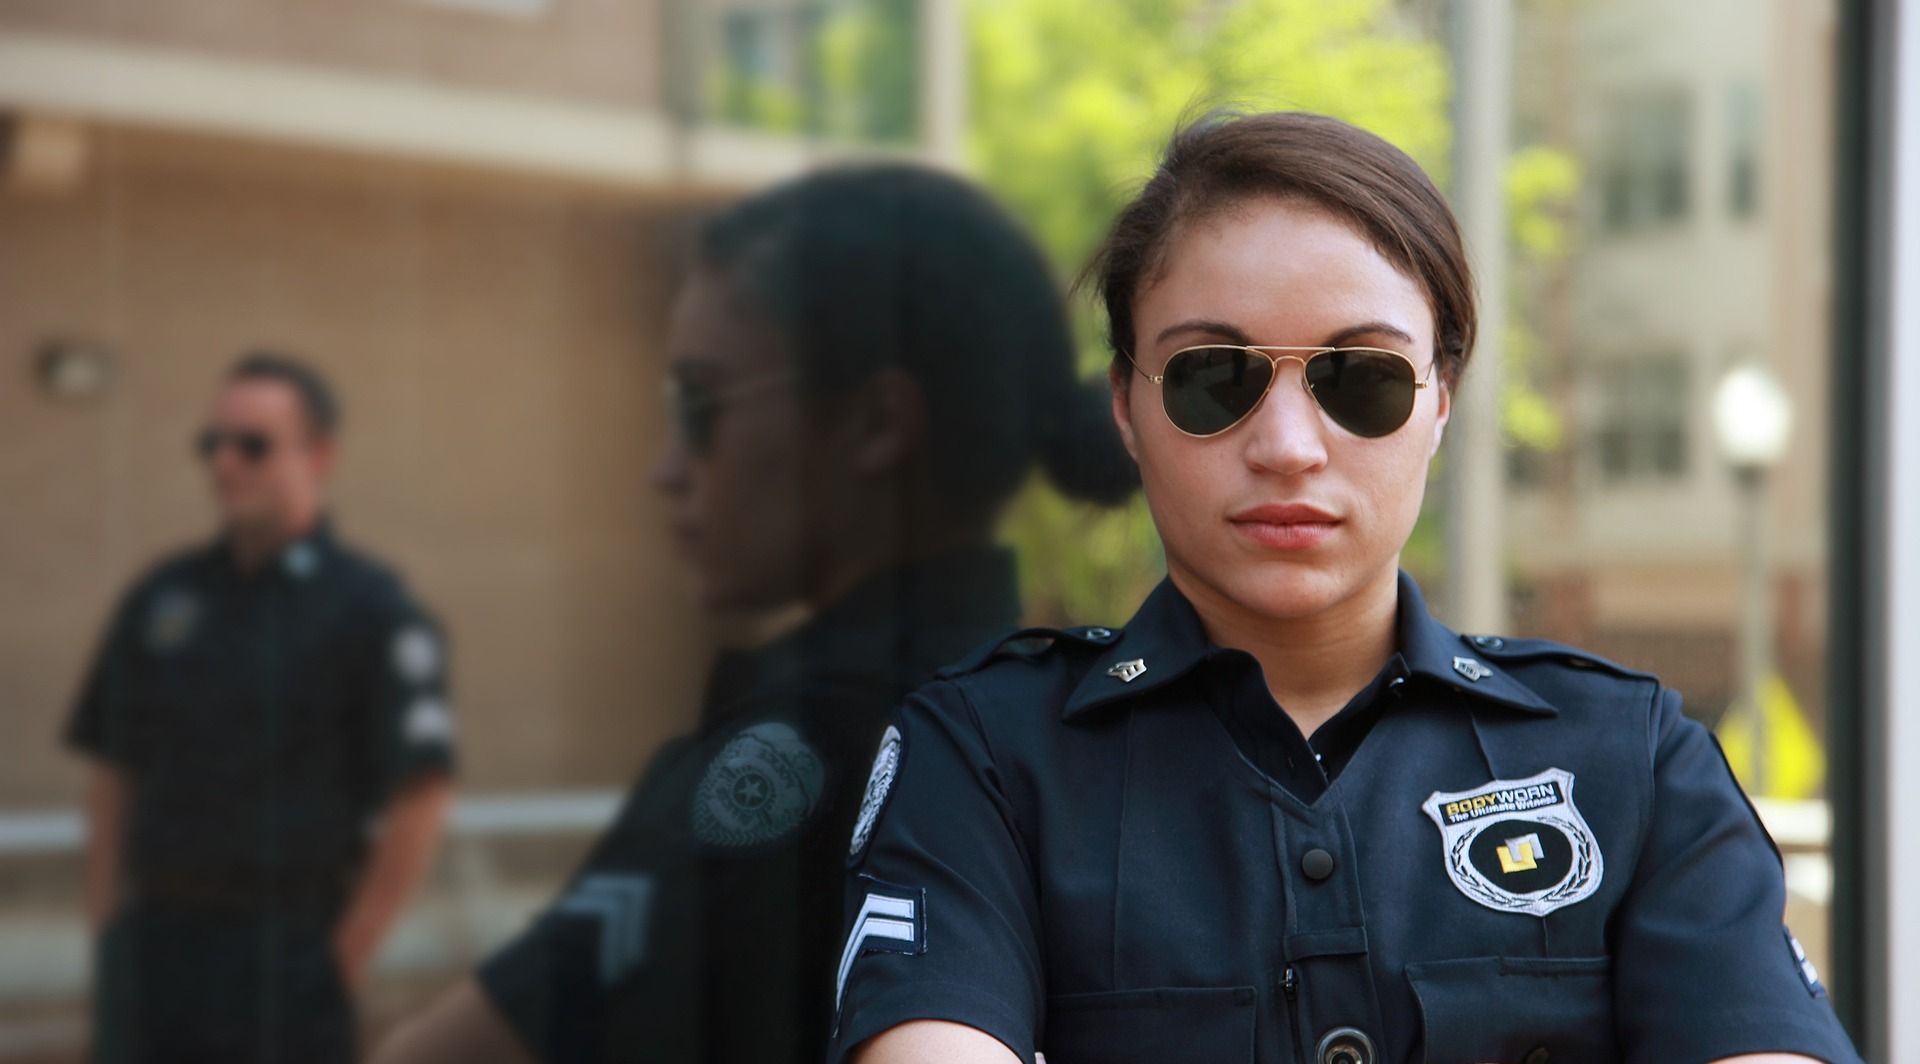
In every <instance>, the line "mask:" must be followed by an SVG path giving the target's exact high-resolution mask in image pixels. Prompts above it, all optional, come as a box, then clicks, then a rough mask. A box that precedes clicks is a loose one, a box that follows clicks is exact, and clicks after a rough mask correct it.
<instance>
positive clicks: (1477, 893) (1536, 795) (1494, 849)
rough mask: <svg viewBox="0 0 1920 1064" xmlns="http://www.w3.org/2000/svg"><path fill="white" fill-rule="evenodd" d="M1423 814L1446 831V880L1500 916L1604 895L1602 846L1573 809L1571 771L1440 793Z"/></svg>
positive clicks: (1443, 843) (1541, 913) (1553, 770)
mask: <svg viewBox="0 0 1920 1064" xmlns="http://www.w3.org/2000/svg"><path fill="white" fill-rule="evenodd" d="M1422 808H1423V809H1424V810H1425V811H1426V814H1427V816H1429V817H1431V818H1432V819H1433V822H1434V824H1435V825H1437V826H1438V827H1439V828H1440V840H1441V849H1442V852H1443V854H1444V855H1445V865H1446V870H1447V876H1448V877H1449V878H1450V879H1452V880H1453V885H1454V886H1456V887H1458V888H1459V889H1460V893H1462V894H1465V895H1466V896H1467V897H1468V898H1471V899H1472V900H1474V901H1476V902H1478V903H1480V904H1481V905H1484V906H1486V907H1487V908H1489V909H1494V910H1497V911H1499V912H1509V913H1529V914H1531V915H1534V916H1545V915H1547V914H1548V913H1550V912H1552V911H1554V910H1555V909H1559V908H1563V907H1565V906H1568V905H1572V904H1573V903H1575V902H1578V901H1582V900H1585V899H1586V898H1588V897H1590V896H1592V894H1593V892H1594V891H1596V890H1598V889H1600V879H1601V876H1602V875H1603V874H1604V872H1605V862H1604V861H1603V860H1602V858H1601V853H1600V843H1599V841H1598V840H1597V839H1595V838H1594V835H1593V829H1592V828H1590V827H1588V826H1587V821H1586V818H1585V817H1582V816H1581V815H1580V810H1579V809H1577V808H1575V807H1574V804H1573V773H1571V772H1567V771H1565V770H1564V769H1557V768H1550V769H1548V770H1546V771H1545V772H1542V773H1540V774H1538V775H1535V776H1529V777H1527V778H1526V779H1522V780H1493V781H1491V782H1489V783H1487V784H1485V785H1484V786H1480V787H1475V788H1473V789H1472V790H1466V791H1453V792H1449V793H1441V792H1438V791H1436V792H1434V793H1433V795H1432V796H1430V797H1429V798H1428V799H1427V801H1426V803H1425V805H1423V806H1422Z"/></svg>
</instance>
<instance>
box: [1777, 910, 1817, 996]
mask: <svg viewBox="0 0 1920 1064" xmlns="http://www.w3.org/2000/svg"><path fill="white" fill-rule="evenodd" d="M1780 933H1781V934H1783V935H1785V936H1787V949H1789V950H1791V951H1792V953H1793V966H1794V969H1795V970H1796V971H1798V972H1799V973H1800V981H1801V982H1803V983H1805V984H1807V993H1809V994H1812V995H1813V996H1814V997H1826V996H1827V988H1826V987H1824V986H1822V985H1820V972H1819V970H1818V969H1816V968H1815V967H1814V966H1813V961H1811V960H1809V959H1808V958H1807V950H1806V947H1805V946H1802V945H1801V944H1800V940H1799V939H1797V938H1795V937H1793V932H1792V931H1789V930H1787V929H1786V928H1784V927H1783V928H1781V929H1780Z"/></svg>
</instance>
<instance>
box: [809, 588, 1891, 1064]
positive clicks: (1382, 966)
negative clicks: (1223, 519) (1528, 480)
mask: <svg viewBox="0 0 1920 1064" xmlns="http://www.w3.org/2000/svg"><path fill="white" fill-rule="evenodd" d="M1399 596H1400V610H1399V622H1398V627H1397V639H1398V651H1399V652H1398V654H1397V656H1396V657H1395V659H1394V660H1392V661H1390V662H1389V663H1388V666H1387V668H1385V669H1383V670H1382V672H1381V674H1380V676H1379V677H1377V678H1376V680H1375V681H1374V684H1373V685H1370V688H1369V691H1366V692H1362V694H1361V696H1359V697H1357V698H1356V699H1355V700H1354V702H1353V703H1352V704H1350V705H1349V706H1348V707H1347V709H1346V710H1343V711H1342V713H1341V715H1340V716H1339V717H1337V718H1336V719H1335V720H1334V721H1331V722H1329V723H1328V725H1326V726H1324V727H1323V728H1321V729H1320V731H1318V732H1316V734H1315V736H1314V742H1313V743H1307V742H1306V741H1305V740H1302V739H1301V738H1300V736H1299V732H1298V730H1297V729H1295V728H1293V727H1292V724H1291V722H1290V721H1289V720H1288V719H1287V718H1286V717H1285V715H1284V714H1283V713H1282V712H1281V710H1280V709H1279V708H1278V707H1277V706H1275V705H1274V704H1273V701H1272V698H1271V696H1270V695H1269V694H1268V692H1267V689H1266V686H1265V684H1264V681H1263V680H1262V678H1261V675H1260V670H1259V668H1258V665H1257V663H1256V662H1255V661H1254V659H1253V658H1252V657H1251V656H1250V655H1248V654H1246V653H1245V652H1243V651H1240V650H1234V649H1225V648H1220V647H1216V646H1213V645H1210V643H1209V642H1208V640H1207V638H1206V635H1205V633H1204V630H1203V629H1202V627H1201V625H1200V622H1199V619H1198V617H1197V615H1196V614H1195V613H1194V611H1193V609H1192V607H1191V605H1190V604H1189V603H1188V602H1187V601H1186V600H1185V598H1184V597H1183V596H1181V594H1180V593H1179V592H1178V590H1177V589H1175V588H1174V586H1173V585H1172V583H1171V581H1165V582H1163V583H1162V584H1161V585H1160V587H1159V588H1158V589H1157V590H1155V591H1154V593H1153V594H1152V595H1151V596H1150V597H1149V598H1148V600H1147V601H1146V602H1145V603H1144V604H1143V605H1142V607H1141V609H1140V611H1139V613H1138V614H1137V615H1136V616H1135V618H1134V619H1133V621H1132V622H1131V623H1130V625H1129V626H1128V627H1127V628H1126V629H1125V630H1124V631H1109V630H1107V629H1103V628H1078V629H1068V630H1046V631H1041V632H1037V633H1028V634H1030V635H1032V634H1037V635H1041V636H1044V637H1046V638H1045V639H1043V640H1041V645H1039V646H1035V645H1033V644H1032V642H1031V641H1020V640H1015V641H1013V642H1009V643H1004V644H999V645H989V646H988V647H986V648H984V649H983V650H982V651H980V652H979V653H977V654H975V655H974V656H973V657H972V658H970V659H969V660H967V661H965V662H962V663H961V664H959V665H957V666H954V667H952V668H950V669H947V670H943V671H942V673H941V679H940V680H938V681H937V682H935V683H934V684H932V685H929V686H928V687H926V688H924V689H922V690H921V691H919V692H917V693H916V694H915V695H914V696H913V697H912V698H910V699H909V700H908V701H907V703H906V704H905V705H904V707H903V708H902V710H901V711H900V713H899V714H898V716H897V719H896V724H895V726H894V729H893V730H892V731H890V732H889V733H888V734H887V737H886V739H885V741H884V742H883V744H882V747H881V751H880V754H879V756H878V757H877V758H876V768H875V772H874V774H873V776H874V783H873V784H872V785H871V786H870V787H869V795H868V800H867V802H866V803H865V808H866V810H868V811H867V812H865V813H863V816H862V818H861V822H860V823H859V824H858V825H857V826H856V829H855V832H854V836H853V845H854V855H853V857H852V859H851V861H850V865H851V875H850V876H849V880H848V882H849V887H850V889H849V897H848V899H847V928H848V930H847V934H846V937H845V941H844V944H843V947H842V950H841V958H840V961H839V965H838V971H837V979H838V983H837V987H836V1005H837V1012H836V1020H835V1025H836V1031H835V1035H834V1040H833V1045H832V1051H831V1053H830V1055H829V1058H830V1059H831V1060H836V1061H838V1060H844V1059H846V1058H847V1057H848V1055H849V1054H850V1053H851V1052H852V1050H853V1049H854V1048H855V1047H856V1046H858V1045H859V1044H860V1043H861V1042H863V1041H865V1040H866V1039H868V1038H871V1037H872V1036H874V1035H876V1034H878V1033H880V1032H882V1031H884V1030H886V1029H888V1028H890V1027H893V1026H896V1025H898V1024H901V1023H904V1022H907V1021H910V1020H916V1019H943V1020H950V1021H954V1022H958V1023H962V1024H966V1025H969V1026H972V1027H975V1028H978V1029H980V1030H982V1031H985V1032H987V1033H989V1034H991V1035H993V1036H994V1037H996V1038H998V1039H999V1040H1000V1041H1002V1042H1004V1043H1005V1044H1006V1045H1007V1046H1009V1047H1011V1048H1012V1049H1013V1050H1014V1051H1015V1052H1016V1053H1017V1054H1018V1055H1019V1056H1020V1057H1021V1058H1022V1059H1025V1060H1029V1061H1030V1060H1032V1059H1033V1055H1034V1053H1035V1051H1036V1050H1038V1051H1041V1052H1044V1053H1046V1054H1047V1056H1048V1058H1049V1059H1050V1060H1053V1061H1057V1062H1063V1064H1065V1062H1072V1061H1084V1060H1097V1061H1102V1062H1104V1064H1126V1062H1130V1061H1141V1062H1145V1061H1168V1060H1196V1061H1198V1060H1204V1061H1209V1062H1225V1061H1260V1062H1267V1064H1276V1062H1283V1061H1285V1062H1297V1061H1310V1062H1329V1064H1331V1062H1340V1064H1366V1062H1371V1061H1376V1060H1378V1061H1419V1060H1426V1061H1434V1062H1445V1064H1463V1062H1485V1061H1513V1062H1521V1061H1524V1062H1526V1064H1546V1062H1549V1061H1562V1062H1565V1061H1644V1062H1656V1061H1657V1062H1663V1064H1665V1062H1688V1061H1705V1060H1711V1059H1715V1058H1718V1057H1722V1056H1730V1055H1736V1054H1740V1053H1750V1052H1760V1051H1767V1050H1775V1051H1784V1052H1795V1053H1802V1054H1805V1055H1807V1056H1810V1057H1814V1058H1816V1059H1822V1060H1827V1061H1854V1060H1857V1059H1858V1058H1857V1056H1856V1055H1855V1053H1854V1051H1853V1049H1852V1048H1851V1046H1850V1045H1849V1043H1848V1040H1847V1037H1846V1035H1845V1034H1844V1032H1843V1031H1842V1030H1841V1028H1840V1026H1839V1024H1838V1022H1837V1021H1836V1019H1835V1017H1834V1015H1833V1012H1832V1010H1831V1008H1830V1007H1829V1004H1828V1002H1827V1001H1826V1000H1825V991H1824V990H1823V989H1822V987H1821V985H1820V983H1819V981H1818V978H1817V976H1816V974H1815V973H1814V972H1813V970H1812V968H1811V966H1810V965H1808V964H1806V963H1805V960H1804V956H1803V955H1802V954H1800V953H1799V950H1798V946H1797V944H1796V943H1795V942H1794V941H1793V939H1792V937H1791V936H1790V935H1789V934H1787V933H1786V931H1785V930H1784V929H1783V928H1782V926H1781V916H1782V913H1783V912H1784V909H1785V901H1786V899H1785V892H1784V887H1783V883H1782V875H1781V867H1780V863H1779V858H1778V855H1777V853H1776V851H1775V850H1774V848H1773V846H1772V844H1771V842H1770V840H1769V839H1768V837H1767V835H1766V832H1765V831H1764V829H1763V828H1762V826H1761V825H1760V823H1759V821H1758V819H1757V818H1756V816H1755V815H1754V813H1753V811H1752V809H1751V807H1750V806H1749V805H1748V804H1747V802H1746V800H1745V798H1744V797H1743V796H1742V794H1741V792H1740V790H1739V788H1738V786H1737V785H1736V784H1735V782H1734V780H1733V778H1732V775H1731V774H1730V772H1729V771H1728V769H1727V766H1726V762H1725V760H1724V759H1723V758H1722V756H1721V754H1720V752H1719V748H1718V747H1717V746H1716V744H1715V743H1714V742H1713V740H1712V738H1711V737H1710V735H1709V734H1708V733H1707V732H1706V731H1705V730H1704V729H1703V728H1702V727H1700V725H1698V724H1697V723H1695V722H1693V721H1691V720H1689V719H1687V718H1686V717H1684V716H1683V715H1682V714H1681V712H1680V699H1679V696H1678V695H1677V694H1676V693H1674V692H1672V691H1670V690H1667V689H1665V688H1663V687H1662V686H1661V685H1660V683H1659V682H1658V681H1657V680H1655V679H1654V678H1653V677H1650V676H1646V675H1643V674H1641V673H1637V672H1633V671H1630V670H1626V669H1623V668H1620V667H1618V666H1615V665H1612V664H1610V663H1608V662H1605V661H1603V660H1601V659H1598V658H1595V657H1592V656H1590V655H1587V654H1584V653H1582V652H1580V651H1577V650H1573V649H1570V648H1568V647H1565V646H1561V645H1558V644H1554V643H1549V642H1545V641H1536V640H1519V639H1501V638H1497V637H1486V636H1480V637H1471V638H1468V637H1462V636H1459V635H1457V634H1455V633H1453V632H1451V631H1449V630H1448V629H1447V628H1445V627H1444V626H1442V625H1441V624H1440V623H1439V622H1437V621H1435V620H1434V619H1433V618H1432V617H1430V616H1429V615H1428V614H1427V612H1426V608H1425V605H1424V604H1423V602H1422V600H1421V597H1420V592H1419V589H1418V588H1417V587H1416V586H1415V585H1414V583H1413V581H1412V580H1411V579H1410V578H1408V577H1407V576H1406V575H1405V574H1402V575H1401V578H1400V582H1399ZM1329 728H1332V729H1335V730H1334V731H1332V732H1329V731H1328V729H1329ZM1322 733H1325V735H1324V737H1323V734H1322ZM1316 754H1319V755H1321V756H1320V757H1318V758H1316V757H1315V756H1314V755H1316ZM1328 762H1333V763H1334V766H1333V767H1334V770H1333V771H1331V772H1329V771H1327V763H1328Z"/></svg>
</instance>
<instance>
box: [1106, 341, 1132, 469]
mask: <svg viewBox="0 0 1920 1064" xmlns="http://www.w3.org/2000/svg"><path fill="white" fill-rule="evenodd" d="M1124 362H1125V360H1124V359H1121V360H1116V361H1115V362H1114V363H1113V365H1111V366H1108V367H1107V391H1109V392H1110V393H1112V395H1113V424H1114V427H1115V428H1118V429H1119V430H1120V442H1121V443H1123V444H1126V447H1127V453H1128V454H1130V455H1132V456H1133V460H1134V463H1135V464H1138V463H1139V461H1140V448H1139V447H1138V446H1137V445H1136V444H1135V442H1134V438H1133V410H1132V408H1131V407H1129V406H1128V405H1127V401H1128V400H1129V399H1130V398H1132V395H1133V373H1132V372H1131V370H1132V366H1131V364H1124V365H1123V364H1122V363H1124Z"/></svg>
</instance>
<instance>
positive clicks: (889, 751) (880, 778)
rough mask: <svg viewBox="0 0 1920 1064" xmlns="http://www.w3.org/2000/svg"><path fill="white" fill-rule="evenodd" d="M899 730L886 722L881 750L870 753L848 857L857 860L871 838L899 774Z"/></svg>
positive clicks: (881, 738)
mask: <svg viewBox="0 0 1920 1064" xmlns="http://www.w3.org/2000/svg"><path fill="white" fill-rule="evenodd" d="M900 746H901V739H900V729H899V728H897V727H895V726H893V725H891V724H889V725H887V731H886V734H885V735H883V736H881V737H880V749H879V750H878V751H877V752H876V753H875V754H874V755H873V770H872V771H871V772H869V773H867V789H866V793H864V794H862V795H861V796H860V816H859V819H857V820H855V821H854V822H853V841H852V843H851V844H850V845H849V846H848V847H847V857H848V859H849V860H854V861H857V860H859V859H860V855H861V854H862V853H863V852H865V851H866V848H867V840H868V839H870V838H872V837H873V826H874V824H875V823H877V822H878V821H879V820H880V811H881V809H882V808H884V807H885V806H886V804H887V795H888V794H891V793H892V792H893V781H894V779H895V777H897V776H898V775H899V774H900Z"/></svg>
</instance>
